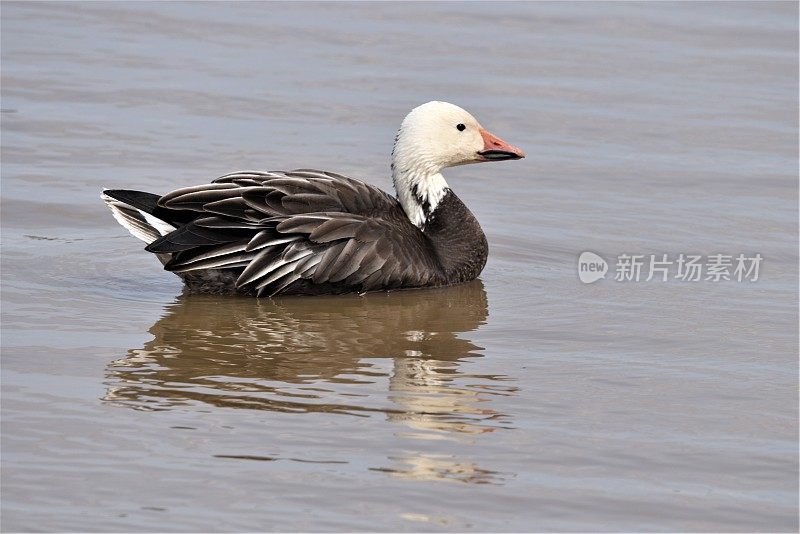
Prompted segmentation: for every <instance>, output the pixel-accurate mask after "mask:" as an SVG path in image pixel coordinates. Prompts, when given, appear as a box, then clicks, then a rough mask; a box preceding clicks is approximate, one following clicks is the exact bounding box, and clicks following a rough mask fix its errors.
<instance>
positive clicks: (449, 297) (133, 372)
mask: <svg viewBox="0 0 800 534" xmlns="http://www.w3.org/2000/svg"><path fill="white" fill-rule="evenodd" d="M797 39H798V7H797V4H796V3H785V4H778V3H758V4H747V3H730V4H726V3H713V4H699V3H681V4H668V3H647V4H637V3H625V4H610V3H591V4H571V3H524V4H512V3H500V4H483V3H469V4H466V3H447V4H386V3H382V4H366V3H361V4H277V3H270V4H264V3H229V4H211V3H202V4H201V3H196V4H166V3H159V4H149V3H85V4H77V3H56V4H46V3H12V2H3V4H2V108H3V112H2V114H1V115H0V117H1V118H2V277H3V279H2V280H3V285H2V313H3V318H2V528H3V530H5V531H10V530H24V531H33V530H36V531H53V530H78V531H109V530H124V531H143V530H161V531H187V530H211V531H237V530H250V531H253V530H305V531H320V530H342V531H352V530H381V531H383V530H394V531H420V530H424V531H487V530H488V531H509V530H517V531H519V530H591V531H609V530H646V531H673V530H690V531H797V529H798V515H797V514H798V449H797V447H798V402H797V401H798V398H797V393H798V392H797V386H798V344H797V342H798V308H797V305H798V296H797V295H798V293H797V292H798V270H797V266H798V249H797V244H798V227H797V222H798V204H797V201H798V164H797V161H798V160H797V158H798V148H797V141H798V138H797V132H798V114H797V111H798V94H797V88H798V64H797V59H798V51H797ZM431 99H441V100H447V101H450V102H454V103H456V104H459V105H461V106H463V107H465V108H467V109H468V110H470V111H471V112H473V113H474V114H475V115H476V116H477V118H478V119H479V120H480V121H481V122H482V124H483V125H484V126H485V127H487V129H489V130H490V131H492V132H494V133H495V134H497V135H499V136H500V137H502V138H503V139H505V140H507V141H508V142H510V143H513V144H515V145H518V146H520V147H522V148H523V149H525V150H526V152H527V154H528V157H527V158H526V159H525V160H522V161H518V162H507V163H496V164H485V165H475V166H466V167H459V168H456V169H451V170H449V172H447V173H446V177H447V179H448V181H449V183H450V185H451V186H452V187H453V189H455V190H456V191H457V192H458V194H459V196H460V197H461V198H462V199H463V200H464V201H465V202H466V203H467V204H468V205H469V206H470V208H471V209H472V211H473V212H474V213H475V214H476V216H477V217H478V219H479V220H480V221H481V224H482V225H483V227H484V229H485V231H486V234H487V236H488V239H489V242H490V247H491V255H490V258H489V262H488V265H487V267H486V269H485V271H484V272H483V274H482V275H481V279H480V280H479V281H475V282H473V283H471V284H467V285H464V286H459V287H452V288H446V289H437V290H428V291H410V292H400V293H393V294H388V295H387V294H370V295H366V296H364V297H358V296H343V297H330V298H324V297H323V298H312V299H302V298H300V299H298V298H283V299H276V300H274V301H271V300H266V299H264V300H255V299H247V298H221V297H211V296H192V295H182V291H181V286H180V284H179V280H178V279H177V278H176V277H174V276H173V275H171V274H169V273H166V272H164V271H163V270H161V268H160V266H159V264H158V262H157V261H156V260H155V259H154V258H152V257H151V256H150V255H149V254H148V253H146V252H144V251H143V250H142V247H141V243H140V242H139V241H137V240H135V239H134V238H132V237H131V236H129V235H128V234H127V232H125V230H124V229H122V228H121V227H119V226H118V225H117V224H116V222H115V221H114V220H113V219H112V218H111V216H110V214H109V213H108V211H107V210H106V208H105V207H104V206H103V205H102V203H101V202H100V201H99V198H98V196H99V191H100V189H101V188H102V187H112V188H113V187H116V188H122V187H124V188H134V189H142V190H147V191H153V192H160V193H163V192H166V191H169V190H171V189H174V188H177V187H179V186H186V185H193V184H198V183H203V182H206V181H208V180H210V179H213V178H215V177H216V176H219V175H221V174H224V173H226V172H229V171H233V170H241V169H251V168H253V169H292V168H297V167H316V168H323V169H328V170H333V171H337V172H341V173H345V174H349V175H352V176H355V177H359V178H362V179H365V180H367V181H370V182H372V183H375V184H377V185H379V186H381V187H383V188H386V189H389V188H391V183H390V180H389V175H388V159H389V153H390V150H391V146H392V141H393V138H394V133H395V130H396V128H397V126H398V125H399V122H400V120H401V119H402V117H403V116H404V115H405V113H406V112H407V111H408V110H409V109H411V108H412V107H414V106H415V105H418V104H420V103H422V102H425V101H428V100H431ZM585 250H591V251H594V252H596V253H598V254H600V255H601V256H602V257H604V258H605V259H606V260H608V261H609V262H611V263H612V265H611V267H610V269H611V271H610V272H609V273H608V274H607V276H606V279H605V280H600V281H599V282H597V283H594V284H590V285H589V284H582V283H581V282H580V281H579V279H578V276H577V272H576V270H577V257H578V254H579V253H581V252H582V251H585ZM623 253H628V254H643V255H649V254H657V255H661V254H669V255H670V257H671V258H674V257H675V256H677V255H678V254H680V253H685V254H689V253H693V254H702V255H704V256H706V255H710V254H716V253H723V254H729V255H738V254H740V253H743V254H747V255H754V254H756V253H759V254H761V255H762V257H763V258H764V260H763V263H762V264H761V269H760V274H759V279H758V280H757V281H755V282H751V281H747V280H745V281H742V282H738V281H736V280H730V281H724V280H722V281H719V282H714V281H706V280H700V281H697V282H686V281H681V280H676V279H674V278H672V279H671V280H670V281H668V282H662V281H661V280H660V279H655V280H651V281H649V282H646V281H639V282H633V281H630V282H617V281H615V280H614V265H613V262H614V261H615V260H616V258H617V256H618V255H620V254H623Z"/></svg>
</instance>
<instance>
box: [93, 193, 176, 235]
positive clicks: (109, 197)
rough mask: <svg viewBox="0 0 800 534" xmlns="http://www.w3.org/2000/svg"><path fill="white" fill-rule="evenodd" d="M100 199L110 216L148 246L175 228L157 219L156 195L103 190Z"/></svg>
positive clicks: (157, 197)
mask: <svg viewBox="0 0 800 534" xmlns="http://www.w3.org/2000/svg"><path fill="white" fill-rule="evenodd" d="M100 198H101V199H103V201H104V202H105V203H106V205H107V206H108V207H109V209H110V210H111V214H112V215H113V216H114V218H115V219H116V220H117V222H118V223H120V224H121V225H122V226H123V227H125V228H126V229H127V230H128V231H129V232H130V233H131V234H132V235H133V236H134V237H136V238H138V239H141V240H142V241H144V242H145V243H147V244H148V245H149V244H150V243H152V242H153V241H155V240H156V239H158V238H160V237H162V236H165V235H167V234H168V233H170V232H172V231H174V230H175V226H173V225H172V224H171V223H169V222H166V221H164V220H162V219H161V218H159V216H160V215H162V214H161V213H159V211H160V210H161V208H159V207H158V204H157V202H158V199H159V196H158V195H154V194H152V193H143V192H140V191H126V190H122V189H114V190H110V189H107V190H104V191H103V193H102V194H101V195H100Z"/></svg>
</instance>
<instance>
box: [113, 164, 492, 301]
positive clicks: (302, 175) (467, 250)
mask: <svg viewBox="0 0 800 534" xmlns="http://www.w3.org/2000/svg"><path fill="white" fill-rule="evenodd" d="M105 195H107V196H108V197H111V198H112V199H115V200H119V201H122V202H125V203H127V204H129V205H131V206H133V207H135V208H137V209H139V210H142V211H144V212H146V213H150V214H154V215H155V214H156V213H157V214H158V217H159V219H161V220H162V221H164V222H166V223H168V224H169V225H171V226H173V227H175V230H173V231H171V232H169V233H167V234H166V235H163V236H160V237H158V238H157V239H155V240H154V241H152V242H151V243H150V244H149V245H147V247H145V249H146V250H147V251H149V252H153V253H156V254H163V255H168V258H169V259H168V260H167V261H166V264H165V269H167V270H168V271H172V272H175V273H177V274H179V275H181V276H182V277H183V278H184V279H185V281H186V283H187V285H188V287H189V288H190V289H196V290H200V291H206V292H208V291H212V292H232V291H236V292H240V293H246V294H256V295H277V294H320V293H348V292H365V291H377V290H388V289H398V288H401V287H403V288H407V287H424V286H441V285H448V284H454V283H459V282H464V281H466V280H472V279H474V278H475V277H477V276H478V274H480V272H481V270H482V269H483V266H484V264H485V263H486V257H487V252H488V247H487V243H486V238H485V237H484V234H483V232H482V231H481V228H480V225H479V224H478V222H477V221H476V220H475V217H474V216H473V215H472V214H471V213H470V211H469V210H468V209H467V208H466V206H464V204H463V203H462V202H461V201H460V200H459V199H458V197H457V196H456V195H455V193H453V192H452V191H449V190H448V191H447V193H446V194H445V197H444V199H443V200H442V201H441V202H440V203H439V205H438V206H437V209H436V210H435V211H434V213H433V216H432V217H431V219H430V222H429V223H428V224H427V225H426V226H425V228H423V229H420V228H417V227H416V226H414V225H413V224H411V222H410V221H409V219H408V217H407V216H406V214H405V212H404V211H403V208H402V206H401V205H400V203H399V202H398V201H397V199H395V198H394V197H391V196H389V195H388V194H386V193H384V192H383V191H381V190H380V189H378V188H376V187H373V186H371V185H368V184H365V183H364V182H361V181H358V180H354V179H352V178H347V177H345V176H341V175H338V174H333V173H328V172H322V171H313V170H298V171H292V172H285V173H284V172H246V173H234V174H229V175H227V176H223V177H222V178H219V179H217V180H215V181H214V182H213V183H211V184H208V185H204V186H197V187H190V188H185V189H179V190H177V191H173V192H171V193H169V194H167V195H164V196H163V197H161V198H158V197H156V196H155V195H151V194H149V193H140V192H135V191H125V190H107V191H105ZM154 198H155V199H157V201H156V202H154V201H153V200H154ZM208 270H214V271H219V272H217V273H212V274H209V273H208V272H206V271H208ZM231 281H234V283H231Z"/></svg>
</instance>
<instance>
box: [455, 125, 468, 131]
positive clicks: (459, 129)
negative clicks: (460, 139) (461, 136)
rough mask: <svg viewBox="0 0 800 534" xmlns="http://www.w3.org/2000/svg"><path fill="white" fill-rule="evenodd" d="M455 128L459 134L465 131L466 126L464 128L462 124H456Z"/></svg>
mask: <svg viewBox="0 0 800 534" xmlns="http://www.w3.org/2000/svg"><path fill="white" fill-rule="evenodd" d="M456 128H458V131H459V132H463V131H464V130H466V129H467V127H466V126H464V125H463V124H458V125H456Z"/></svg>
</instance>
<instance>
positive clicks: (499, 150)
mask: <svg viewBox="0 0 800 534" xmlns="http://www.w3.org/2000/svg"><path fill="white" fill-rule="evenodd" d="M478 131H479V132H480V134H481V137H483V150H481V151H480V152H478V156H479V160H480V161H503V160H506V159H522V158H524V157H525V152H523V151H522V149H519V148H517V147H515V146H513V145H509V144H508V143H506V142H505V141H503V140H502V139H500V138H499V137H496V136H495V135H492V134H490V133H489V132H487V131H486V130H484V129H483V128H479V129H478Z"/></svg>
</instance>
